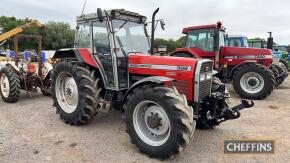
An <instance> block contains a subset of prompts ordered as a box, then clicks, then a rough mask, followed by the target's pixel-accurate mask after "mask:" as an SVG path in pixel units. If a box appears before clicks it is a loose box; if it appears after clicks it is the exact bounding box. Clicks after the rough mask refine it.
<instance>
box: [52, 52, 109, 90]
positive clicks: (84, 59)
mask: <svg viewBox="0 0 290 163" xmlns="http://www.w3.org/2000/svg"><path fill="white" fill-rule="evenodd" d="M63 58H76V59H77V60H78V62H79V63H85V64H87V65H90V66H91V67H93V68H96V69H97V70H98V72H99V74H100V75H101V78H102V82H103V84H104V86H105V87H106V88H107V86H108V82H107V78H106V75H105V70H104V68H103V66H102V64H101V62H100V61H99V60H95V59H94V58H93V56H92V55H91V54H90V52H89V50H88V49H87V48H72V49H60V50H58V51H56V52H55V54H54V56H53V59H63Z"/></svg>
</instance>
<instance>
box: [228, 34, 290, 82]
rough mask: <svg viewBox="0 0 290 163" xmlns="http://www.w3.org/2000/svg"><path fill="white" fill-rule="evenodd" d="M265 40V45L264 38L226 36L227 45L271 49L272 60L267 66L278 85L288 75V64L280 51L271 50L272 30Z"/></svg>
mask: <svg viewBox="0 0 290 163" xmlns="http://www.w3.org/2000/svg"><path fill="white" fill-rule="evenodd" d="M269 33H270V37H269V38H268V41H267V46H266V45H265V42H266V41H265V40H263V39H250V40H248V39H247V37H246V36H243V35H235V36H228V37H227V38H226V42H227V44H226V45H227V46H231V47H244V48H265V47H267V48H268V49H270V50H271V51H272V56H273V62H272V64H271V65H270V66H269V68H270V70H272V71H273V74H274V76H275V81H276V86H279V85H280V84H282V83H283V81H284V80H285V79H286V78H287V76H288V69H289V65H288V63H287V61H286V60H285V59H284V58H283V57H282V52H281V51H279V50H278V49H275V48H274V50H273V37H272V32H269Z"/></svg>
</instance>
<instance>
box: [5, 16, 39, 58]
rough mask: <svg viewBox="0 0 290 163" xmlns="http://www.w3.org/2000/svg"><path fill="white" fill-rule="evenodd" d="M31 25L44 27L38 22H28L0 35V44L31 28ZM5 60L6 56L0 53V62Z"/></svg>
mask: <svg viewBox="0 0 290 163" xmlns="http://www.w3.org/2000/svg"><path fill="white" fill-rule="evenodd" d="M32 25H37V26H38V27H43V26H44V25H43V24H42V23H41V22H39V21H38V20H32V21H30V22H28V23H26V24H24V25H22V26H20V27H16V28H14V29H12V30H10V31H8V32H5V33H3V34H1V35H0V43H1V42H2V41H5V40H6V39H8V38H10V37H12V36H14V35H16V34H18V33H20V32H22V31H24V30H25V29H27V28H29V27H31V26H32ZM5 60H6V55H5V54H2V53H1V54H0V61H5Z"/></svg>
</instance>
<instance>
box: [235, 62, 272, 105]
mask: <svg viewBox="0 0 290 163" xmlns="http://www.w3.org/2000/svg"><path fill="white" fill-rule="evenodd" d="M274 85H275V78H274V74H273V72H272V71H271V70H269V69H268V68H266V67H264V66H263V65H260V64H253V65H248V66H245V67H240V68H238V69H237V70H236V72H235V74H234V77H233V87H234V89H235V91H236V92H237V93H238V94H239V95H240V96H241V97H243V98H247V99H253V100H261V99H264V98H266V97H267V96H268V95H270V94H271V93H272V91H273V89H274Z"/></svg>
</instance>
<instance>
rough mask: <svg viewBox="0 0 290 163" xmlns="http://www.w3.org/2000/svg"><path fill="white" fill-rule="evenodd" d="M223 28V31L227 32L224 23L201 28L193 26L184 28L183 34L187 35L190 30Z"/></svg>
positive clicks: (201, 26)
mask: <svg viewBox="0 0 290 163" xmlns="http://www.w3.org/2000/svg"><path fill="white" fill-rule="evenodd" d="M219 26H220V27H221V29H223V30H225V28H224V27H223V26H222V22H220V21H218V22H217V23H216V24H209V25H200V26H191V27H186V28H183V30H182V33H183V34H187V33H188V31H190V30H196V29H208V28H218V27H219Z"/></svg>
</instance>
